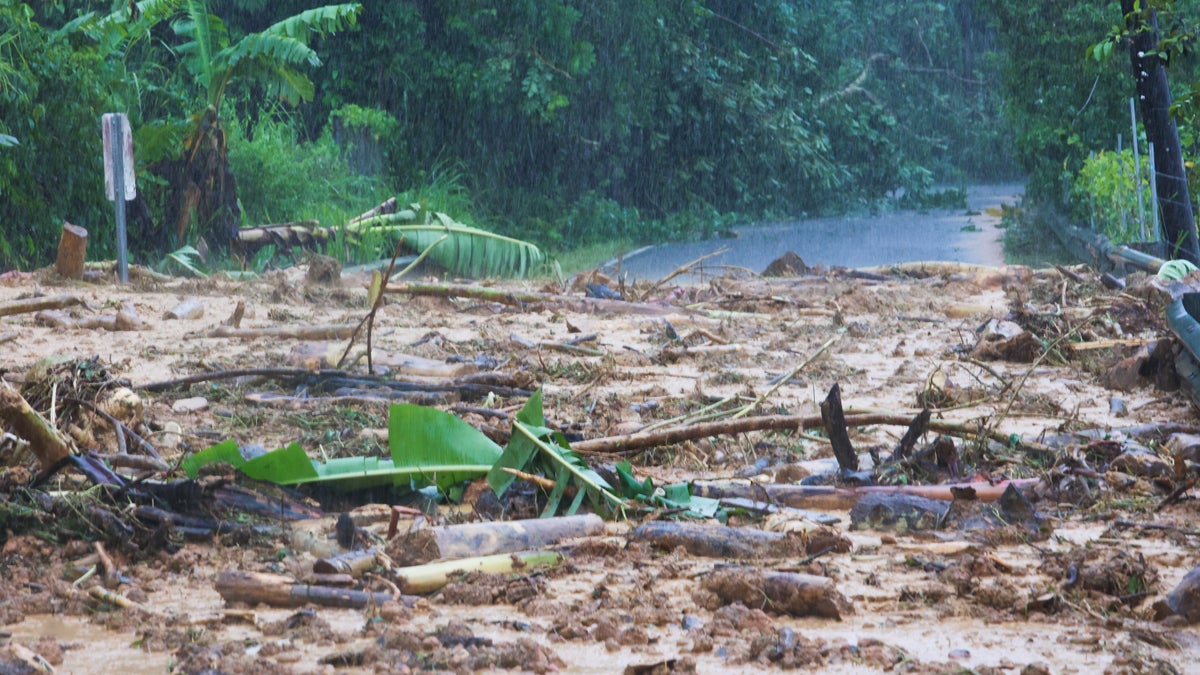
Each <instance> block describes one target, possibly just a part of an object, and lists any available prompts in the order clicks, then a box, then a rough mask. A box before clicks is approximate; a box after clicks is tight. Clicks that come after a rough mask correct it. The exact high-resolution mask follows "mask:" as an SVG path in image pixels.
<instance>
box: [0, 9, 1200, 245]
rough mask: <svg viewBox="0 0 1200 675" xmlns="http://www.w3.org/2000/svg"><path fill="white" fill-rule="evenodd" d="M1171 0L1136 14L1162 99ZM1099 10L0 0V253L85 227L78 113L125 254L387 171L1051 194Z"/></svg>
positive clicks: (1175, 21)
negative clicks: (990, 183) (118, 197)
mask: <svg viewBox="0 0 1200 675" xmlns="http://www.w3.org/2000/svg"><path fill="white" fill-rule="evenodd" d="M1192 4H1193V3H1184V2H1178V3H1169V7H1167V8H1166V10H1167V11H1164V13H1163V17H1164V19H1165V21H1164V27H1166V28H1168V29H1170V30H1172V31H1175V33H1173V34H1176V35H1180V36H1181V39H1180V43H1179V44H1180V47H1179V48H1178V50H1177V52H1178V57H1177V58H1176V59H1174V60H1173V62H1172V64H1171V77H1172V78H1173V82H1174V83H1176V84H1177V85H1178V86H1179V87H1180V93H1179V94H1178V95H1177V100H1178V101H1183V102H1185V103H1186V102H1187V101H1188V100H1189V99H1188V97H1187V96H1186V95H1185V92H1186V91H1187V86H1188V85H1189V84H1190V83H1191V82H1195V81H1197V78H1196V77H1194V76H1193V75H1194V73H1193V69H1194V65H1191V64H1190V62H1189V59H1188V57H1187V56H1186V54H1185V52H1186V45H1187V36H1186V35H1185V31H1184V30H1183V28H1181V27H1182V26H1186V25H1187V23H1186V21H1184V18H1183V17H1186V16H1189V15H1190V16H1196V14H1195V13H1194V12H1192V13H1190V14H1189V13H1188V12H1189V11H1190V9H1191V6H1192ZM985 10H986V11H985ZM1120 22H1121V15H1120V10H1119V8H1118V5H1117V4H1116V3H1109V4H1095V3H1082V2H1080V3H1070V4H1067V5H1061V4H1059V5H1055V4H1049V5H1048V4H1046V3H1023V2H1017V1H1016V0H997V1H995V2H989V3H979V2H975V1H974V0H949V1H945V2H919V1H918V2H894V1H892V2H885V1H875V2H868V1H866V0H858V1H849V0H831V1H829V2H825V3H819V4H815V3H807V2H786V1H783V0H773V1H770V2H744V1H743V0H645V1H643V2H636V3H629V2H617V1H616V0H590V1H589V2H581V1H577V0H505V1H502V2H501V1H496V0H437V1H434V0H409V1H405V2H386V3H383V2H380V3H366V4H364V5H363V6H361V7H358V6H356V5H341V6H334V7H329V8H323V9H321V10H313V9H312V4H311V1H305V0H271V1H267V0H240V1H235V0H210V1H209V2H202V1H200V0H144V1H143V2H139V3H136V4H131V3H129V2H127V1H123V2H116V3H115V4H113V5H107V4H106V5H103V6H100V7H98V3H95V2H84V1H82V0H56V1H52V2H44V3H20V2H15V1H14V0H0V227H3V229H4V235H5V236H4V237H3V238H0V268H10V267H13V266H22V267H27V266H30V265H39V264H44V263H46V262H47V261H48V260H49V259H50V257H51V256H52V252H53V247H54V244H55V242H56V241H57V232H58V227H59V224H60V223H61V221H62V220H64V219H65V220H69V221H71V222H74V223H77V224H80V225H84V226H86V227H89V228H90V229H92V230H93V231H94V232H96V233H97V235H98V236H96V237H94V238H93V243H92V247H93V248H92V256H93V257H99V256H104V255H106V254H107V255H111V254H112V251H111V242H110V241H109V240H110V239H111V237H109V236H105V233H108V232H111V228H112V225H111V220H112V215H111V205H110V204H109V203H108V202H106V201H105V200H104V197H103V193H102V183H101V181H100V179H99V176H100V171H101V166H100V157H99V133H98V131H99V113H101V112H105V111H125V112H127V113H128V114H129V116H130V119H131V122H132V125H133V128H134V133H135V144H136V145H135V148H136V152H137V160H138V181H139V191H140V193H139V199H138V200H137V201H136V202H134V203H131V205H130V213H131V224H130V228H131V234H132V236H133V242H132V249H133V251H134V252H135V256H141V258H140V259H141V261H143V262H153V261H155V260H157V259H158V258H160V257H161V256H162V254H163V253H165V252H167V251H170V250H173V249H174V248H176V247H179V246H182V245H184V244H189V243H195V241H196V240H198V238H200V237H201V236H203V237H204V238H205V239H206V240H207V242H208V243H209V244H210V245H213V246H215V247H216V248H221V247H222V246H223V245H224V244H225V243H226V242H228V240H229V237H230V236H231V229H232V228H235V227H237V226H239V225H246V224H258V223H262V222H279V221H287V220H296V219H301V218H312V217H316V218H319V219H321V220H322V221H323V222H325V223H327V224H334V223H336V222H339V221H340V220H341V219H344V218H345V217H347V216H348V215H353V214H355V213H357V212H360V211H362V210H365V209H366V208H368V207H370V206H372V205H374V204H375V203H376V202H378V201H379V200H380V199H381V198H382V197H383V196H386V195H391V194H397V193H402V194H403V196H404V198H406V199H410V200H424V201H426V202H429V204H428V205H430V206H432V207H434V208H438V209H442V210H447V211H453V212H454V215H455V217H457V218H460V219H462V220H465V221H467V222H469V223H472V224H477V225H481V226H485V227H489V228H492V229H495V230H498V231H501V232H503V233H505V234H509V235H513V236H517V237H521V238H525V239H529V240H532V241H535V242H537V243H539V244H542V245H544V246H547V247H549V248H551V249H552V250H556V251H562V250H565V249H569V248H572V247H577V246H582V245H587V244H589V243H594V242H612V241H619V240H628V241H631V242H632V241H645V240H653V239H662V238H668V237H683V236H698V235H704V234H706V233H708V232H711V231H712V229H713V228H715V227H716V226H718V225H720V224H722V223H724V222H728V221H729V220H731V219H735V218H736V219H744V220H749V219H762V218H769V217H794V216H800V215H803V214H806V213H817V212H829V211H837V210H843V209H848V208H858V207H864V206H872V207H874V206H878V205H880V204H881V202H882V200H886V199H887V198H889V197H891V196H895V195H899V194H904V195H906V196H907V198H909V199H913V198H917V199H919V198H920V196H921V195H922V194H924V193H926V192H928V191H929V190H930V189H931V188H932V187H933V186H934V185H935V184H936V183H939V182H943V183H944V182H949V183H961V182H963V181H966V180H989V179H998V178H1012V177H1014V176H1017V175H1022V174H1024V175H1028V176H1030V177H1031V180H1032V183H1031V186H1030V190H1029V192H1030V194H1031V195H1032V196H1034V197H1037V198H1041V199H1045V200H1048V201H1054V202H1061V203H1064V204H1067V203H1070V202H1071V201H1072V197H1071V195H1072V194H1073V191H1072V190H1071V189H1068V188H1069V187H1070V183H1071V182H1072V181H1073V180H1074V176H1075V175H1076V174H1077V173H1078V171H1079V170H1080V168H1081V167H1082V166H1083V163H1084V161H1085V159H1086V157H1087V156H1088V154H1089V153H1090V152H1092V151H1094V150H1103V149H1106V148H1107V149H1111V148H1114V147H1115V140H1116V135H1117V134H1118V133H1122V131H1124V133H1125V136H1126V138H1128V135H1129V131H1128V107H1127V106H1128V104H1127V101H1126V99H1127V98H1128V96H1130V95H1131V92H1132V90H1133V89H1132V84H1131V81H1130V78H1129V75H1128V66H1127V58H1126V61H1122V60H1121V59H1122V57H1123V54H1122V53H1120V50H1119V49H1118V50H1114V51H1115V52H1116V53H1115V54H1114V56H1113V58H1112V59H1111V60H1108V61H1105V62H1101V61H1097V60H1095V59H1089V58H1088V57H1087V55H1086V51H1087V48H1088V47H1089V46H1091V45H1093V44H1096V43H1099V42H1101V41H1103V40H1104V39H1105V37H1106V36H1107V35H1109V34H1110V33H1111V32H1112V27H1113V25H1114V24H1120ZM1187 128H1190V127H1187ZM1187 128H1185V131H1184V138H1185V144H1187V146H1188V147H1187V150H1188V152H1190V153H1191V155H1192V156H1194V155H1195V154H1196V151H1197V147H1196V142H1197V141H1196V136H1195V135H1194V134H1192V133H1191V132H1190V131H1187V130H1186V129H1187ZM1014 158H1015V161H1014ZM106 247H108V248H107V249H106ZM370 253H379V251H378V250H377V251H371V252H367V254H370Z"/></svg>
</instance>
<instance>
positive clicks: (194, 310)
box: [163, 297, 204, 319]
mask: <svg viewBox="0 0 1200 675" xmlns="http://www.w3.org/2000/svg"><path fill="white" fill-rule="evenodd" d="M202 316H204V301H202V300H201V299H200V298H196V297H191V298H184V299H183V300H182V301H181V302H180V303H179V304H178V305H175V306H174V307H172V308H171V309H169V310H167V311H166V312H165V313H164V314H163V318H164V319H199V318H200V317H202Z"/></svg>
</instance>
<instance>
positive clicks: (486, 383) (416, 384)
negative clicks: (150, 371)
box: [140, 368, 533, 403]
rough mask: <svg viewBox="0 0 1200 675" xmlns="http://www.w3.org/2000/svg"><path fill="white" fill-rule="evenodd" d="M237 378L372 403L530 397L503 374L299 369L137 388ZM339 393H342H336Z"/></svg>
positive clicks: (246, 371) (245, 371)
mask: <svg viewBox="0 0 1200 675" xmlns="http://www.w3.org/2000/svg"><path fill="white" fill-rule="evenodd" d="M238 377H264V378H271V379H279V380H285V381H292V382H296V381H305V382H308V383H309V388H310V390H313V391H318V390H320V391H334V392H335V395H336V396H346V395H347V392H348V396H349V397H350V398H356V399H358V398H364V396H359V395H358V394H357V393H356V392H357V391H358V390H360V389H362V390H372V392H373V393H372V396H371V397H370V398H371V399H372V400H376V399H378V400H387V399H388V398H392V397H394V396H400V397H403V396H404V395H408V396H409V397H410V398H411V397H416V396H420V395H430V396H432V395H435V394H437V393H439V392H441V393H452V394H457V395H459V396H461V397H462V398H467V399H478V398H484V397H486V396H487V395H488V394H489V393H495V394H496V395H497V396H504V397H512V398H527V397H529V396H531V395H532V393H533V392H531V391H529V390H527V389H523V388H521V387H520V386H512V385H519V384H522V383H524V380H523V379H521V378H519V377H517V376H515V375H511V374H505V373H470V374H467V375H464V376H463V377H459V378H455V379H454V380H450V381H446V380H427V379H420V378H410V379H409V380H407V381H402V380H391V379H384V378H380V377H374V376H370V375H352V374H350V373H347V372H345V371H342V370H317V371H313V370H306V369H303V368H238V369H234V370H222V371H217V372H212V373H199V374H196V375H188V376H186V377H179V378H175V379H173V380H165V381H162V382H153V383H150V384H145V385H142V386H141V387H140V388H141V389H144V390H146V391H152V392H160V391H167V390H170V389H175V388H177V387H186V386H188V385H192V384H197V383H200V382H212V381H216V380H228V379H232V378H238ZM339 391H341V392H343V393H336V392H339ZM392 395H394V396H392ZM267 398H274V399H275V400H277V401H289V403H290V402H292V399H293V397H279V396H275V397H265V396H264V397H262V398H261V399H260V401H259V402H263V401H265V400H266V399H267ZM296 400H298V399H296Z"/></svg>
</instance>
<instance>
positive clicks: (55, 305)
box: [0, 295, 83, 316]
mask: <svg viewBox="0 0 1200 675" xmlns="http://www.w3.org/2000/svg"><path fill="white" fill-rule="evenodd" d="M82 304H83V300H81V299H79V298H77V297H75V296H74V295H47V296H44V297H40V298H25V299H23V300H13V301H11V302H5V303H0V316H12V315H13V314H28V313H30V312H40V311H42V310H45V309H62V308H64V307H71V306H72V305H82Z"/></svg>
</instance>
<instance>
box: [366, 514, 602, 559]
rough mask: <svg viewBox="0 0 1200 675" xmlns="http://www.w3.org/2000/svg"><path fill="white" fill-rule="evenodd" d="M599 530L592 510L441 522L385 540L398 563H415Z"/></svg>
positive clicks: (541, 543) (545, 542)
mask: <svg viewBox="0 0 1200 675" xmlns="http://www.w3.org/2000/svg"><path fill="white" fill-rule="evenodd" d="M602 532H604V520H603V519H601V518H600V516H597V515H595V514H587V515H582V516H564V517H560V518H532V519H529V520H513V521H500V522H486V523H464V524H462V525H443V526H439V527H427V528H422V529H418V530H415V531H413V532H411V533H409V534H405V535H402V536H400V537H397V538H396V539H394V540H392V541H391V542H390V543H389V544H388V547H387V554H388V556H389V557H390V558H391V559H392V560H394V561H396V563H397V564H400V565H415V564H420V563H425V562H429V561H432V560H446V559H453V558H467V557H471V556H480V555H488V554H491V553H510V552H512V551H522V550H526V549H535V548H541V547H543V546H548V545H551V544H555V543H557V542H559V541H562V540H563V539H570V538H574V537H587V536H591V535H596V534H600V533H602Z"/></svg>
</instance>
